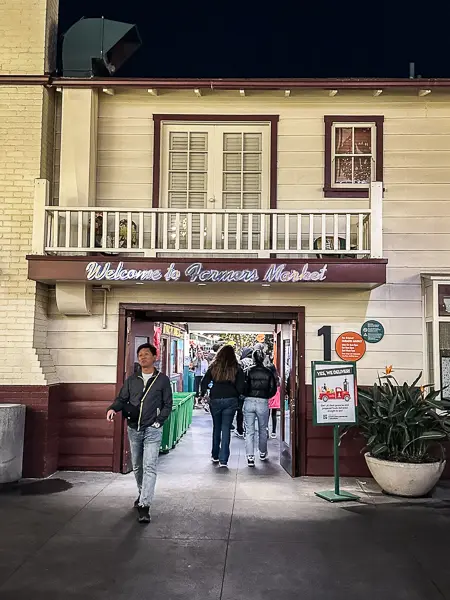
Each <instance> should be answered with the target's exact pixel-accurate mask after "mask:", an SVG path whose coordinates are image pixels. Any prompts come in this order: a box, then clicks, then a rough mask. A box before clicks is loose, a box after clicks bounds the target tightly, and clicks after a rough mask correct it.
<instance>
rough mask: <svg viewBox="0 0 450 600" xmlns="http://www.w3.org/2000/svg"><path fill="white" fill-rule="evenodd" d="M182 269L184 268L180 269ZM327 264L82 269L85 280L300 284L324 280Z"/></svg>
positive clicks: (97, 265)
mask: <svg viewBox="0 0 450 600" xmlns="http://www.w3.org/2000/svg"><path fill="white" fill-rule="evenodd" d="M183 268H184V267H183ZM327 270H328V265H324V266H323V267H322V268H321V269H319V270H318V271H310V270H309V265H308V263H306V264H304V265H303V267H302V268H301V270H297V269H286V265H285V264H281V265H278V264H273V265H270V266H269V268H268V269H265V270H264V271H262V272H260V269H258V268H254V269H227V270H219V269H211V268H204V267H203V264H202V263H201V262H196V263H192V264H191V265H188V266H187V267H186V268H184V271H181V270H180V269H177V267H176V263H171V264H170V265H169V266H168V267H167V269H127V268H125V267H124V263H123V262H120V263H119V264H118V265H117V267H113V266H111V263H109V262H108V263H104V264H102V263H98V262H90V263H89V264H88V265H87V267H86V277H87V279H88V281H187V282H189V283H254V282H256V281H262V282H263V283H299V282H302V281H324V280H325V279H326V278H327Z"/></svg>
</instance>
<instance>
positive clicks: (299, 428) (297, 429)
mask: <svg viewBox="0 0 450 600" xmlns="http://www.w3.org/2000/svg"><path fill="white" fill-rule="evenodd" d="M138 316H141V317H142V316H143V317H144V319H143V320H144V321H145V319H147V321H148V322H149V323H151V322H155V321H157V322H164V321H167V322H181V323H190V322H196V323H200V322H204V323H205V324H207V323H211V322H216V323H260V324H262V323H271V324H273V325H274V327H275V326H276V327H277V336H278V340H277V341H278V344H279V346H278V347H279V348H280V349H281V351H280V352H279V354H278V364H277V367H278V370H279V372H280V373H281V374H283V375H284V373H285V364H286V359H287V353H289V360H290V371H289V372H288V373H286V374H287V377H286V378H285V377H282V390H281V393H282V402H281V439H280V463H281V465H282V466H283V468H284V469H285V470H286V471H287V472H288V473H289V474H290V475H291V476H292V477H298V476H299V475H304V474H305V473H306V422H307V420H306V390H305V311H304V308H303V307H293V306H274V307H266V306H257V305H256V306H248V305H245V306H241V305H222V306H217V305H216V306H211V305H201V304H200V305H199V304H152V303H139V304H128V303H126V304H120V305H119V330H118V336H119V339H118V360H117V377H116V387H117V393H118V392H119V390H120V387H121V386H122V384H123V382H124V380H125V378H126V377H127V376H128V375H130V374H131V371H130V364H131V362H130V360H129V355H130V351H133V350H132V349H134V348H135V337H136V336H137V335H139V336H142V327H141V328H139V329H138V328H137V327H136V322H137V321H138V319H137V317H138ZM140 321H141V322H142V319H140ZM285 392H286V394H285ZM285 395H287V400H286V402H283V398H284V397H285ZM127 464H128V440H127V431H126V424H125V423H124V421H123V420H120V419H117V420H116V421H115V426H114V439H113V470H114V472H117V473H123V472H125V471H126V470H127Z"/></svg>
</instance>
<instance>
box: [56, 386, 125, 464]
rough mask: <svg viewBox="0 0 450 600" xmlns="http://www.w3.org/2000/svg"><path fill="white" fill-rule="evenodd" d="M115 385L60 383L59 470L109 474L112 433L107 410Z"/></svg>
mask: <svg viewBox="0 0 450 600" xmlns="http://www.w3.org/2000/svg"><path fill="white" fill-rule="evenodd" d="M115 388H116V386H115V384H114V383H111V384H109V383H108V384H103V383H62V384H60V385H59V386H58V398H59V408H60V429H59V453H58V468H59V469H71V470H80V471H112V467H113V430H114V426H113V424H112V423H108V422H107V421H106V409H107V407H108V406H109V405H110V404H111V403H112V401H113V399H114V397H115Z"/></svg>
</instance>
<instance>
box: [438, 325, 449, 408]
mask: <svg viewBox="0 0 450 600" xmlns="http://www.w3.org/2000/svg"><path fill="white" fill-rule="evenodd" d="M439 359H440V367H441V389H442V390H443V392H442V395H443V396H444V398H448V397H449V396H450V390H449V389H446V390H444V388H449V386H450V322H444V323H439Z"/></svg>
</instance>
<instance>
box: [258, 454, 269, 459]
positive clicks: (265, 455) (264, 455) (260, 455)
mask: <svg viewBox="0 0 450 600" xmlns="http://www.w3.org/2000/svg"><path fill="white" fill-rule="evenodd" d="M259 458H260V459H261V460H267V452H260V453H259Z"/></svg>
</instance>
